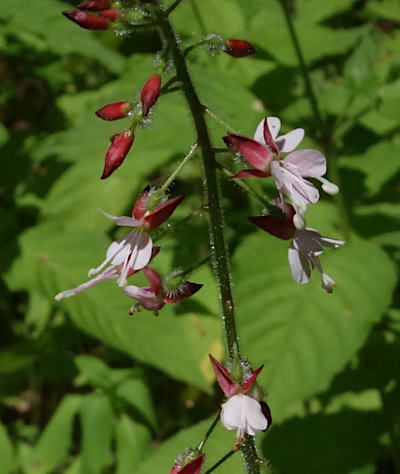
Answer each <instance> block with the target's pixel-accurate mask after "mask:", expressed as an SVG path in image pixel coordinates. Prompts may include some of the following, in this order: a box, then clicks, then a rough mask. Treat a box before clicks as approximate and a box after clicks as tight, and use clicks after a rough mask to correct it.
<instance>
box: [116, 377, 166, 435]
mask: <svg viewBox="0 0 400 474" xmlns="http://www.w3.org/2000/svg"><path fill="white" fill-rule="evenodd" d="M115 394H116V395H117V396H118V397H120V398H122V399H123V400H125V401H126V402H127V403H128V404H129V405H130V406H132V407H134V408H136V409H137V410H139V412H140V413H141V414H142V415H143V416H144V418H145V419H146V421H147V422H148V423H149V424H150V426H151V427H152V428H154V429H156V428H157V420H156V415H155V412H154V407H153V403H152V400H151V396H150V391H149V388H148V386H147V384H146V383H145V381H144V380H141V379H140V378H133V377H130V378H128V379H125V380H123V381H122V382H121V383H120V384H118V386H117V388H116V390H115Z"/></svg>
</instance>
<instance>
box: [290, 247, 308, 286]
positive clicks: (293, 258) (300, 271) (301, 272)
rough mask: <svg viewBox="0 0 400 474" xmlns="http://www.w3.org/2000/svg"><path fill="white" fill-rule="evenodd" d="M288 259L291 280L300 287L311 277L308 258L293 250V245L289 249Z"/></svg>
mask: <svg viewBox="0 0 400 474" xmlns="http://www.w3.org/2000/svg"><path fill="white" fill-rule="evenodd" d="M288 258H289V266H290V271H291V273H292V277H293V280H294V281H295V282H296V283H299V284H301V285H303V284H304V283H307V282H308V281H309V280H310V276H311V266H310V262H309V260H308V258H307V257H306V256H305V255H304V254H302V253H300V252H299V251H298V250H297V249H296V248H294V247H293V244H292V245H291V246H290V247H289V250H288Z"/></svg>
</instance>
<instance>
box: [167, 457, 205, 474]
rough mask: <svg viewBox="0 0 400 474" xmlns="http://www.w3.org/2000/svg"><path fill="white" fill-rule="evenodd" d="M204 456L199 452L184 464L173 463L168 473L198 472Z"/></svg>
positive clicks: (186, 473) (190, 473) (188, 473)
mask: <svg viewBox="0 0 400 474" xmlns="http://www.w3.org/2000/svg"><path fill="white" fill-rule="evenodd" d="M205 458H206V455H205V454H201V455H200V456H198V457H197V458H196V459H193V461H190V462H188V463H187V464H186V465H185V466H180V465H179V464H174V465H173V466H172V469H171V472H170V474H200V472H201V469H202V467H203V464H204V460H205Z"/></svg>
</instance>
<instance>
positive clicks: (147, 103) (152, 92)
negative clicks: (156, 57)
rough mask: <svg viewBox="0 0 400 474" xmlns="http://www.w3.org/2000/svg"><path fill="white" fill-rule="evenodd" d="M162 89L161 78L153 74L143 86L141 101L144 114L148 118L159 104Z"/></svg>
mask: <svg viewBox="0 0 400 474" xmlns="http://www.w3.org/2000/svg"><path fill="white" fill-rule="evenodd" d="M160 89H161V76H160V75H159V74H153V75H152V76H151V77H150V78H149V79H148V80H147V82H146V84H145V85H144V86H143V89H142V92H141V93H140V99H141V101H142V113H143V116H144V117H146V116H147V115H148V113H149V111H150V109H151V108H152V107H153V105H154V104H155V103H156V102H157V99H158V96H159V95H160Z"/></svg>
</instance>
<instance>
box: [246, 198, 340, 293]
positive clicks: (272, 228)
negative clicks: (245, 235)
mask: <svg viewBox="0 0 400 474" xmlns="http://www.w3.org/2000/svg"><path fill="white" fill-rule="evenodd" d="M277 205H278V206H279V207H280V208H281V209H282V211H283V212H284V214H285V215H284V216H282V217H279V216H255V217H249V221H250V222H252V223H253V224H255V225H256V226H258V227H260V228H261V229H263V230H265V231H266V232H268V233H270V234H271V235H274V236H275V237H278V238H279V239H282V240H288V239H292V243H291V244H290V247H289V251H288V258H289V266H290V271H291V273H292V276H293V279H294V281H295V282H296V283H299V284H304V283H308V281H309V280H310V277H311V270H312V269H313V268H316V269H317V270H318V271H319V272H320V273H321V277H322V288H324V289H325V290H326V291H327V292H328V293H332V291H333V287H334V286H337V283H336V282H335V280H333V279H332V278H331V277H330V276H329V275H328V274H327V273H325V272H324V271H323V269H322V266H321V262H320V260H319V256H320V255H321V254H322V252H323V247H333V248H338V247H341V246H342V245H343V244H344V243H345V242H344V240H337V239H331V238H329V237H323V236H322V235H321V234H320V233H319V232H318V231H317V230H315V229H312V228H310V227H305V228H304V229H297V228H296V226H295V225H294V219H295V209H294V208H293V206H291V205H290V204H287V203H284V202H283V201H281V200H279V199H277Z"/></svg>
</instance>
